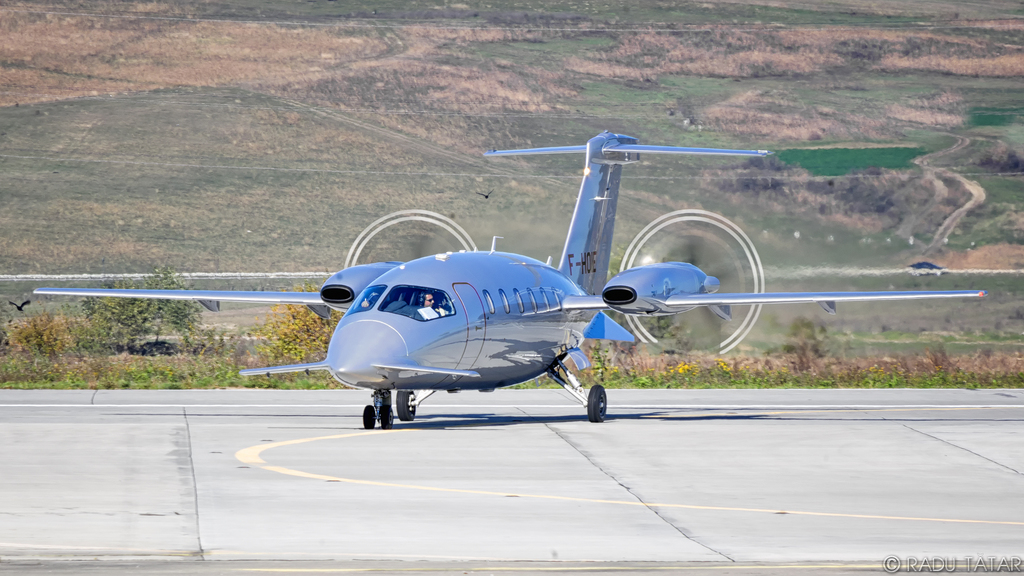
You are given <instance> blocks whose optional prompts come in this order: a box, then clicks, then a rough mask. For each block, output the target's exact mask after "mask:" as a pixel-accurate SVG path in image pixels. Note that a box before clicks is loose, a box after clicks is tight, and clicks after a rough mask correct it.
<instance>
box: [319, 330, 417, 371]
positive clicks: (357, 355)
mask: <svg viewBox="0 0 1024 576" xmlns="http://www.w3.org/2000/svg"><path fill="white" fill-rule="evenodd" d="M408 355H409V350H408V348H407V347H406V345H405V340H404V339H403V338H402V335H401V334H399V333H398V331H397V330H395V329H394V328H392V327H391V326H388V325H387V324H385V323H383V322H380V321H378V320H359V321H357V322H352V323H351V324H343V325H341V326H339V327H338V329H337V330H336V331H335V332H334V337H332V338H331V344H330V346H329V347H328V349H327V362H328V363H329V364H330V366H331V369H332V370H333V371H334V376H335V377H336V378H338V379H339V380H341V381H342V382H344V383H345V384H350V385H352V386H365V385H367V384H375V383H382V382H384V381H385V380H386V378H385V377H384V376H382V375H380V374H379V373H378V372H379V371H378V369H377V368H374V367H373V365H374V364H377V363H381V362H385V363H386V362H388V361H394V360H397V359H400V358H405V357H406V356H408Z"/></svg>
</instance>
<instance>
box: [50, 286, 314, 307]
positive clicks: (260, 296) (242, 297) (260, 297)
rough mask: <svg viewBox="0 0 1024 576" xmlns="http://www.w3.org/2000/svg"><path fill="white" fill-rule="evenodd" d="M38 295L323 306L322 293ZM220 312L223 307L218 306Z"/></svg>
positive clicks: (90, 291) (74, 291)
mask: <svg viewBox="0 0 1024 576" xmlns="http://www.w3.org/2000/svg"><path fill="white" fill-rule="evenodd" d="M33 293H34V294H49V295H54V296H89V297H93V298H147V299H152V300H196V301H198V302H199V303H200V304H203V305H204V306H205V307H206V308H207V309H210V305H207V304H204V303H203V302H204V301H205V302H207V303H210V304H211V305H212V303H214V302H218V301H220V302H253V303H261V304H296V305H304V304H319V305H323V303H324V301H323V300H321V299H320V294H319V293H318V292H242V291H233V290H136V289H133V288H36V289H35V290H34V291H33ZM217 308H219V305H218V306H217Z"/></svg>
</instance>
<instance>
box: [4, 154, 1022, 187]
mask: <svg viewBox="0 0 1024 576" xmlns="http://www.w3.org/2000/svg"><path fill="white" fill-rule="evenodd" d="M0 158H12V159H19V160H43V161H48V162H80V163H96V164H123V165H136V166H162V167H170V168H198V169H207V170H264V171H276V172H299V173H301V172H308V173H324V174H348V175H370V176H437V177H457V178H505V179H511V180H516V179H534V178H536V179H543V178H553V179H570V180H577V179H579V178H580V176H579V175H577V174H572V175H565V174H561V175H558V174H548V175H544V174H488V173H479V172H426V171H407V172H400V171H394V170H337V169H330V168H288V167H277V166H231V165H225V164H190V163H178V162H147V161H140V160H107V159H100V158H67V157H65V158H56V157H50V156H23V155H14V154H0ZM958 174H959V175H961V176H1024V173H1021V172H962V173H958ZM891 176H892V175H890V174H846V175H843V176H804V175H796V176H792V175H780V174H778V173H777V172H771V173H753V174H751V173H750V172H742V173H737V174H735V175H732V176H700V175H696V176H695V175H679V176H639V175H638V176H632V175H631V176H630V177H629V179H630V180H669V181H672V180H737V179H740V178H757V179H764V180H769V179H774V180H780V181H784V180H792V179H800V180H803V181H809V180H813V181H829V180H841V179H850V178H859V179H878V178H888V177H891ZM903 176H907V175H903ZM909 176H910V177H912V178H921V177H923V176H924V175H923V174H914V175H909Z"/></svg>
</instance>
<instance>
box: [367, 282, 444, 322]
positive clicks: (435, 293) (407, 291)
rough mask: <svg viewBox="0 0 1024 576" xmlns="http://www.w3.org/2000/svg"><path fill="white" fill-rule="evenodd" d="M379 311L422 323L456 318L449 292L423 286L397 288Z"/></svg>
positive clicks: (386, 298) (390, 293)
mask: <svg viewBox="0 0 1024 576" xmlns="http://www.w3.org/2000/svg"><path fill="white" fill-rule="evenodd" d="M377 309H378V310H380V311H381V312H390V313H392V314H399V315H401V316H408V317H409V318H412V319H413V320H418V321H420V322H426V321H428V320H436V319H438V318H443V317H445V316H455V306H454V305H452V299H451V298H449V297H448V293H447V292H445V291H444V290H438V289H436V288H424V287H422V286H395V287H394V288H392V289H391V291H390V292H388V295H387V296H385V297H384V300H383V301H382V302H381V303H380V307H379V308H377Z"/></svg>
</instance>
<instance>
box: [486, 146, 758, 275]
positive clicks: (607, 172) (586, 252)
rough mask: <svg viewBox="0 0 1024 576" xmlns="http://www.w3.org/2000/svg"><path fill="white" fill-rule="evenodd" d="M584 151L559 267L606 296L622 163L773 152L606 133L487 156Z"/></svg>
mask: <svg viewBox="0 0 1024 576" xmlns="http://www.w3.org/2000/svg"><path fill="white" fill-rule="evenodd" d="M580 152H583V153H585V154H586V162H585V165H584V168H583V183H582V184H581V185H580V193H579V196H578V197H577V199H576V209H575V210H574V211H573V214H572V222H570V223H569V236H568V237H567V238H566V239H565V248H564V249H563V250H562V258H561V260H559V263H558V270H559V271H560V272H562V273H563V274H565V275H566V276H568V277H569V278H571V279H572V280H573V281H574V282H576V284H578V285H579V286H580V287H581V288H583V289H584V290H586V291H587V293H589V294H600V293H601V290H602V289H603V288H604V284H605V282H607V281H608V263H609V260H610V259H611V255H612V235H613V234H614V232H615V209H616V207H617V205H618V201H619V182H620V180H621V176H622V165H623V164H632V163H634V162H638V161H639V160H640V153H641V152H644V153H648V154H698V155H724V156H767V155H769V154H771V152H768V151H767V150H722V149H718V148H681V147H676V146H647V145H643V144H639V143H638V140H637V139H636V138H633V137H632V136H624V135H622V134H612V133H611V132H608V131H605V132H602V133H600V134H598V135H597V136H594V137H593V138H591V139H590V141H588V142H587V144H586V146H558V147H553V148H529V149H524V150H490V151H488V152H486V153H484V156H514V155H527V154H572V153H580Z"/></svg>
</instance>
